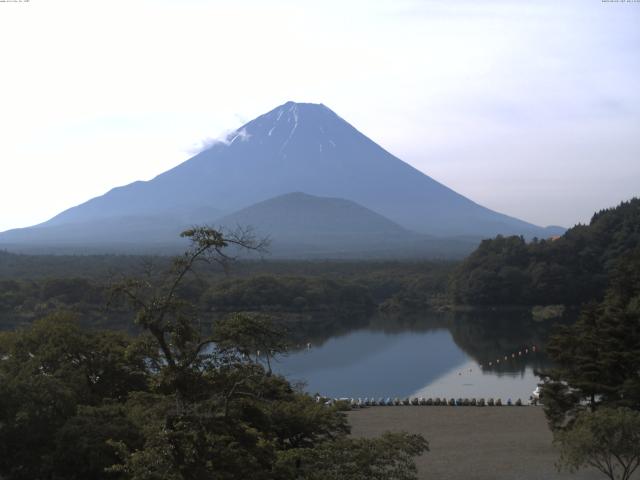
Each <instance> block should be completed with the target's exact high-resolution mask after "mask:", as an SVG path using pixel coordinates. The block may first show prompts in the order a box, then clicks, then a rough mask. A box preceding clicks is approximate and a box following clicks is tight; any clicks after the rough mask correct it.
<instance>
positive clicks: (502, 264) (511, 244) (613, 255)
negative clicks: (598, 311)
mask: <svg viewBox="0 0 640 480" xmlns="http://www.w3.org/2000/svg"><path fill="white" fill-rule="evenodd" d="M638 245H640V199H637V198H636V199H633V200H630V201H629V202H623V203H621V204H620V205H619V206H618V207H616V208H613V209H609V210H603V211H601V212H598V213H596V214H595V215H594V216H593V218H592V220H591V223H590V224H589V225H588V226H585V225H577V226H575V227H573V228H571V229H570V230H568V231H567V232H566V233H565V234H564V235H563V236H562V237H560V238H557V239H548V240H537V239H534V240H533V241H532V242H529V243H527V242H526V241H525V240H524V238H522V237H502V236H498V237H496V238H495V239H493V240H484V241H483V242H482V243H481V244H480V246H479V247H478V248H477V249H476V250H475V251H474V252H473V253H472V254H471V255H470V256H469V257H468V258H467V259H466V260H465V261H464V262H463V263H462V264H461V265H460V266H459V267H458V268H457V269H456V271H455V273H454V274H453V275H452V279H451V293H452V296H453V299H454V301H455V302H456V303H460V304H469V305H549V304H565V305H580V304H582V303H585V302H587V301H591V300H598V299H601V298H602V297H603V294H604V291H605V289H606V285H607V277H608V275H609V274H610V273H611V271H612V269H613V268H614V267H615V265H616V263H617V261H618V260H619V259H620V258H621V257H622V256H624V255H625V254H628V253H629V252H631V251H632V250H633V249H635V248H636V247H637V246H638Z"/></svg>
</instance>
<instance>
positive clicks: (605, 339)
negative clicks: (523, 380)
mask: <svg viewBox="0 0 640 480" xmlns="http://www.w3.org/2000/svg"><path fill="white" fill-rule="evenodd" d="M547 352H548V354H549V355H550V357H551V358H552V360H553V361H554V362H555V368H554V369H552V370H550V371H548V372H546V373H545V375H546V383H545V385H544V400H545V410H546V412H547V416H548V418H549V421H550V423H551V425H552V427H554V428H561V427H564V426H566V425H567V423H568V424H571V422H572V421H573V420H574V419H575V418H576V416H577V415H578V414H579V413H580V412H581V411H584V410H588V409H590V410H593V409H595V408H598V407H600V406H608V407H628V408H632V409H634V410H638V411H640V247H638V248H636V249H635V250H633V251H632V252H630V253H628V254H626V255H623V256H622V257H621V258H620V259H619V260H618V262H616V264H615V265H614V266H612V267H611V281H610V284H609V287H608V288H607V292H606V295H605V298H604V300H603V301H602V302H600V303H595V302H591V303H589V304H587V305H586V306H585V307H584V309H583V310H582V312H581V315H580V318H579V319H578V321H577V322H576V323H575V324H573V325H569V326H560V327H557V330H556V332H555V334H554V335H553V336H552V337H551V339H550V341H549V343H548V345H547Z"/></svg>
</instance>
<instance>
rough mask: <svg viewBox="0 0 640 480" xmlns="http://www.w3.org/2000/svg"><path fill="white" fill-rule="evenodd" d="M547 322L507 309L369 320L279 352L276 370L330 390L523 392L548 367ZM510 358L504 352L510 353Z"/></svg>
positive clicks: (349, 393)
mask: <svg viewBox="0 0 640 480" xmlns="http://www.w3.org/2000/svg"><path fill="white" fill-rule="evenodd" d="M548 330H549V329H548V327H547V326H545V325H540V324H535V323H532V322H527V321H523V320H522V319H521V318H520V317H511V316H509V315H506V316H505V315H495V316H492V315H487V314H482V315H465V316H457V317H456V316H432V315H424V316H418V317H415V316H414V318H411V319H410V320H407V319H400V320H399V319H398V318H393V317H392V318H384V317H383V318H380V317H377V318H375V319H372V320H371V321H370V322H369V323H368V324H366V325H364V326H358V327H354V328H353V329H352V330H350V331H347V332H346V333H345V332H344V330H341V331H340V333H337V334H335V335H333V334H332V333H331V332H326V333H327V335H326V338H324V339H321V340H318V339H315V340H311V341H310V342H309V345H307V346H305V345H304V344H303V345H301V349H300V350H297V351H295V352H292V353H291V354H289V355H288V356H285V357H281V358H279V359H278V361H277V362H276V363H275V365H274V369H275V370H276V371H277V372H279V373H281V374H283V375H285V376H286V377H287V378H288V379H289V380H290V381H293V382H295V381H304V382H305V383H306V390H307V391H308V392H309V393H312V394H315V393H320V394H321V395H324V396H328V397H354V398H358V397H362V398H364V397H369V398H371V397H375V398H379V397H391V398H393V397H400V398H404V397H408V396H409V397H414V396H415V397H426V398H429V397H432V398H435V397H440V398H442V397H446V398H451V397H454V398H480V397H484V398H489V397H494V398H502V399H503V401H506V400H507V399H509V398H511V399H512V400H513V401H515V400H516V399H518V398H520V399H522V400H523V401H524V400H528V399H529V396H530V395H531V393H532V391H533V390H534V389H535V388H536V385H537V384H538V382H539V381H540V380H539V378H538V377H537V376H536V375H535V374H534V370H537V369H542V368H545V367H548V366H549V363H548V361H547V359H546V358H545V356H544V353H543V351H542V350H543V344H544V341H545V339H546V337H547V335H548ZM505 357H506V358H505Z"/></svg>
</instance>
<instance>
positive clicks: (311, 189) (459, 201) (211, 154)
mask: <svg viewBox="0 0 640 480" xmlns="http://www.w3.org/2000/svg"><path fill="white" fill-rule="evenodd" d="M292 192H304V193H305V194H308V195H313V196H318V197H330V198H334V199H335V198H339V199H345V200H349V201H351V202H355V203H357V204H359V205H360V206H362V207H364V208H366V209H368V210H372V211H373V212H375V213H377V214H379V215H382V216H384V217H387V219H388V220H390V221H392V222H394V223H396V224H398V225H400V226H401V227H403V228H404V229H407V230H411V231H414V232H418V233H422V234H430V235H438V236H473V237H488V236H494V235H496V234H505V235H506V234H521V235H526V236H541V237H542V236H549V235H550V234H554V233H556V232H557V231H556V230H552V231H549V230H546V229H543V228H540V227H537V226H535V225H532V224H530V223H527V222H523V221H521V220H518V219H516V218H513V217H509V216H507V215H503V214H500V213H497V212H494V211H492V210H489V209H487V208H484V207H482V206H480V205H478V204H476V203H474V202H473V201H471V200H469V199H467V198H465V197H464V196H462V195H460V194H458V193H456V192H454V191H453V190H451V189H450V188H448V187H446V186H444V185H442V184H441V183H438V182H437V181H435V180H433V179H432V178H430V177H429V176H427V175H425V174H424V173H422V172H420V171H419V170H417V169H415V168H413V167H411V166H410V165H408V164H407V163H405V162H403V161H401V160H400V159H398V158H396V157H395V156H393V155H392V154H391V153H389V152H387V151H386V150H384V149H383V148H382V147H380V146H379V145H377V144H376V143H375V142H373V141H372V140H370V139H369V138H367V137H366V136H365V135H363V134H362V133H360V132H359V131H358V130H356V129H355V128H354V127H353V126H351V125H350V124H349V123H347V122H346V121H345V120H343V119H342V118H340V117H339V116H338V115H336V114H335V113H334V112H333V111H332V110H330V109H329V108H327V107H326V106H324V105H322V104H312V103H294V102H287V103H285V104H284V105H281V106H279V107H277V108H275V109H274V110H272V111H270V112H268V113H266V114H264V115H261V116H259V117H257V118H256V119H254V120H252V121H251V122H249V123H247V124H245V125H243V126H242V127H240V128H239V129H238V130H236V131H235V132H234V133H233V134H232V135H230V136H228V137H227V139H226V140H224V141H220V142H217V143H215V144H214V145H212V146H210V147H209V148H207V149H206V150H203V151H202V152H200V153H198V154H197V155H195V156H194V157H192V158H190V159H189V160H187V161H185V162H184V163H182V164H180V165H178V166H177V167H175V168H173V169H171V170H168V171H166V172H164V173H162V174H160V175H158V176H157V177H155V178H154V179H152V180H150V181H147V182H134V183H132V184H130V185H126V186H123V187H118V188H115V189H113V190H111V191H109V192H107V193H106V194H104V195H102V196H100V197H97V198H94V199H91V200H89V201H87V202H86V203H83V204H81V205H78V206H76V207H73V208H70V209H69V210H66V211H64V212H62V213H60V214H59V215H57V216H55V217H54V218H52V219H51V220H49V221H47V222H45V223H43V224H41V225H38V226H37V229H23V230H20V231H13V232H6V233H5V234H0V244H2V243H7V242H8V241H9V242H10V243H14V242H18V243H19V242H20V241H21V239H23V240H29V239H30V240H33V235H35V234H36V233H35V232H36V231H37V235H38V236H39V238H40V239H42V241H45V240H46V236H47V235H46V232H47V230H48V229H49V228H53V227H57V228H56V231H57V232H58V234H57V235H58V236H57V237H56V238H57V240H58V241H62V238H61V237H60V234H61V233H60V232H61V231H62V230H63V229H61V228H60V227H63V228H64V226H71V225H74V226H79V225H82V226H84V227H86V229H84V231H90V230H91V228H92V227H91V225H92V224H95V223H96V222H104V221H108V222H109V223H110V224H112V223H113V222H116V223H117V220H118V219H127V224H130V223H131V221H132V220H131V219H142V218H144V219H150V218H151V219H156V220H155V221H161V222H162V220H158V219H162V218H166V219H168V220H166V221H164V222H163V223H164V224H165V227H166V224H167V222H178V223H179V220H178V219H182V220H180V221H182V223H186V224H192V223H205V222H206V223H215V220H217V219H219V218H222V217H223V216H225V215H230V214H232V213H234V212H235V211H237V210H240V209H244V208H247V207H250V206H251V205H253V204H255V203H258V202H263V201H265V200H268V199H270V198H273V197H278V196H281V195H284V194H288V193H292ZM146 221H147V220H145V222H146ZM176 229H178V225H176ZM116 230H117V229H116ZM265 233H269V232H265ZM63 236H64V235H63ZM70 240H71V239H70ZM96 240H97V239H96ZM102 240H104V238H102ZM156 240H157V239H156Z"/></svg>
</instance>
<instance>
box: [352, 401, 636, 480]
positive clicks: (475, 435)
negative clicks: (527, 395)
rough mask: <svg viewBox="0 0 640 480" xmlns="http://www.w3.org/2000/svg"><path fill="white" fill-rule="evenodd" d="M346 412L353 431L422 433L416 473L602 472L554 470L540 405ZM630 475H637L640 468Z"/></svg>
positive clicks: (528, 479) (509, 477) (512, 477)
mask: <svg viewBox="0 0 640 480" xmlns="http://www.w3.org/2000/svg"><path fill="white" fill-rule="evenodd" d="M348 415H349V421H350V423H351V425H352V427H353V431H352V433H353V435H355V436H365V437H368V436H375V435H379V434H381V433H382V432H384V431H402V430H404V431H407V432H411V433H421V434H423V435H424V436H425V438H426V439H427V440H428V441H429V447H430V452H427V453H425V454H424V455H423V456H422V457H420V458H418V460H417V465H418V469H419V478H420V479H447V480H553V479H580V480H583V479H584V480H591V479H593V480H597V479H603V478H605V477H604V475H602V474H601V473H599V472H597V471H595V470H581V471H579V472H577V473H574V474H571V473H567V472H563V473H558V471H557V469H556V467H555V463H556V461H557V459H558V453H557V451H556V449H555V448H554V447H553V445H552V435H551V432H550V431H549V429H548V427H547V423H546V420H545V417H544V412H543V410H542V408H541V407H418V406H415V407H414V406H406V407H369V408H365V409H360V410H353V411H351V412H349V414H348ZM633 478H634V479H638V478H640V476H639V475H638V472H636V475H634V477H633Z"/></svg>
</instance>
